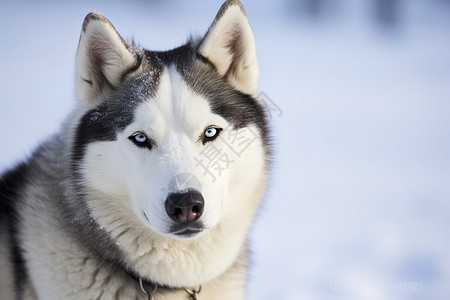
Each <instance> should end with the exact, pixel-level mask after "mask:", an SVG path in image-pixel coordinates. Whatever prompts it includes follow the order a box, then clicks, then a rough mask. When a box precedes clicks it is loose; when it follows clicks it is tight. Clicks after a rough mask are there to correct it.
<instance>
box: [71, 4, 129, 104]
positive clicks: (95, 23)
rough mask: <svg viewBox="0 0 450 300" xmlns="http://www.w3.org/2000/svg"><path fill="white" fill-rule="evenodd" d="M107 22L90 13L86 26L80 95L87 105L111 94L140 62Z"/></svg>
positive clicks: (80, 50)
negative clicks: (106, 94) (128, 72)
mask: <svg viewBox="0 0 450 300" xmlns="http://www.w3.org/2000/svg"><path fill="white" fill-rule="evenodd" d="M129 48H130V46H129V45H128V44H127V43H125V41H124V40H123V39H122V38H121V37H120V35H119V34H118V33H117V31H116V30H115V29H114V27H113V25H112V24H111V23H110V22H109V20H108V19H107V18H105V17H104V16H103V15H101V14H98V13H90V14H88V15H87V16H86V18H85V19H84V23H83V29H82V32H81V37H80V42H79V45H78V52H77V75H76V76H77V78H76V81H77V94H78V98H79V99H80V100H81V101H82V102H83V104H85V105H90V104H93V103H95V102H96V100H98V99H99V98H101V97H100V96H102V95H103V94H105V93H108V92H110V91H111V90H112V89H114V87H116V86H117V85H118V84H119V83H120V81H121V80H122V78H123V75H124V74H125V72H127V71H128V70H130V69H131V68H133V67H135V66H136V64H137V60H136V58H135V56H134V55H133V54H132V53H131V52H130V51H129Z"/></svg>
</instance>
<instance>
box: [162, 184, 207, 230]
mask: <svg viewBox="0 0 450 300" xmlns="http://www.w3.org/2000/svg"><path fill="white" fill-rule="evenodd" d="M165 208H166V212H167V215H168V216H169V217H170V219H171V220H172V221H173V222H174V225H173V226H172V227H171V230H170V232H171V233H174V234H176V235H184V236H190V235H194V234H196V233H199V232H201V231H202V230H203V229H204V227H203V224H202V223H201V222H200V221H199V219H200V217H201V216H202V214H203V210H204V208H205V200H204V199H203V196H202V194H200V192H198V191H197V190H194V189H189V190H187V191H184V192H179V193H170V194H169V196H168V197H167V199H166V202H165Z"/></svg>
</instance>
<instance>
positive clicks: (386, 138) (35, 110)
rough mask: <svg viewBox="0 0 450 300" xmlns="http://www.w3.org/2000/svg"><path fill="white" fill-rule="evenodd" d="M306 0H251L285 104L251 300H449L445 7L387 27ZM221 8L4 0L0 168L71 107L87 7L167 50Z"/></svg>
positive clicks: (358, 4) (405, 12)
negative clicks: (311, 6) (311, 11)
mask: <svg viewBox="0 0 450 300" xmlns="http://www.w3.org/2000/svg"><path fill="white" fill-rule="evenodd" d="M306 2H307V1H297V2H295V1H289V0H283V1H277V2H275V1H271V2H262V1H259V2H258V1H256V0H249V1H244V6H245V7H246V10H247V13H248V16H249V18H250V22H251V24H252V27H253V29H254V31H255V37H256V40H257V50H258V55H259V61H260V69H261V80H260V87H261V91H262V92H264V94H265V96H266V97H268V98H269V99H270V100H271V101H272V102H273V103H274V104H275V105H276V106H277V107H278V108H279V109H280V110H281V114H280V113H277V114H273V115H272V124H273V138H274V144H275V153H276V155H275V160H274V168H273V179H272V182H271V185H270V188H269V191H268V195H267V198H266V200H265V202H264V208H263V210H262V212H261V213H260V215H259V216H258V220H257V222H256V223H255V226H254V228H253V230H252V235H251V245H252V252H253V258H252V260H253V262H252V268H251V274H250V285H249V294H248V299H258V300H264V299H286V300H290V299H448V298H449V297H450V288H449V287H448V282H450V254H449V252H448V249H449V247H450V126H449V125H450V121H449V120H450V118H449V117H450V35H449V34H448V33H449V32H450V31H449V30H450V18H449V14H450V4H449V3H448V1H443V0H435V1H426V0H416V1H405V0H403V1H402V0H399V1H397V3H398V4H399V7H400V10H399V12H400V13H399V18H398V21H397V23H394V24H391V25H389V24H381V23H377V22H376V21H375V19H374V17H373V15H374V14H373V5H371V3H372V2H369V1H356V0H341V1H335V2H333V3H334V5H331V8H330V9H328V10H325V13H324V15H323V16H320V15H318V16H316V17H311V16H309V15H307V14H302V13H301V11H300V9H299V7H300V8H301V5H299V4H298V3H306ZM296 3H297V4H296ZM322 3H325V4H326V3H331V1H322ZM220 4H221V1H203V2H201V1H199V0H195V1H189V2H186V1H185V2H174V1H150V2H146V1H138V0H134V1H128V2H127V3H126V5H123V3H122V2H120V1H108V2H106V1H77V2H70V3H64V4H63V2H61V3H60V2H54V1H40V2H39V3H38V2H32V1H15V2H6V1H2V2H0V26H1V28H3V36H2V39H3V43H2V45H3V47H1V48H0V69H1V71H0V76H1V77H0V79H1V80H0V125H1V126H0V137H1V139H2V140H3V141H4V145H3V147H2V151H1V152H0V169H5V168H6V167H8V166H11V165H12V164H13V162H16V161H18V160H20V159H21V158H23V157H24V156H25V155H27V154H29V153H30V152H31V150H32V149H33V147H35V146H36V145H37V144H38V143H39V142H40V141H42V140H43V139H45V137H47V136H48V135H49V134H51V133H54V132H55V131H56V130H57V128H59V126H60V124H61V123H62V121H63V120H64V118H65V117H66V116H67V114H68V113H69V112H70V111H71V109H72V108H73V106H74V101H75V92H74V88H75V84H74V72H75V51H76V48H77V43H78V38H79V32H80V29H81V24H82V21H83V18H84V16H85V15H86V14H87V13H88V12H89V11H94V10H98V11H99V12H101V13H103V14H105V15H106V16H107V17H108V18H109V19H110V20H111V22H112V23H113V24H114V25H115V27H116V28H117V29H118V30H119V32H120V33H121V34H122V35H123V36H124V37H126V38H129V39H132V38H135V39H136V42H137V43H139V44H141V45H143V46H144V47H147V48H150V49H160V50H162V49H169V48H171V47H174V46H178V45H180V44H181V43H183V42H184V41H186V39H187V36H188V35H189V34H192V33H194V34H203V33H204V32H205V31H206V29H207V28H208V26H209V25H210V23H211V21H212V19H213V17H214V15H215V13H216V11H217V10H218V8H219V7H220ZM289 5H290V6H289ZM294 10H296V11H294ZM199 12H200V13H199ZM24 136H26V138H24ZM18 137H20V138H18Z"/></svg>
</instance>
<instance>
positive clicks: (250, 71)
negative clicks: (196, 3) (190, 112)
mask: <svg viewBox="0 0 450 300" xmlns="http://www.w3.org/2000/svg"><path fill="white" fill-rule="evenodd" d="M199 52H200V54H202V55H203V56H205V57H206V58H208V59H209V60H210V61H211V62H212V63H213V64H214V66H215V67H216V69H217V72H218V73H219V74H220V75H222V76H225V77H226V78H227V79H228V81H229V82H230V83H231V84H232V85H233V86H234V87H235V88H237V89H238V90H241V91H242V92H244V93H247V94H250V95H256V94H257V92H258V91H257V85H258V76H259V68H258V62H257V59H256V50H255V39H254V37H253V32H252V29H251V27H250V23H249V22H248V19H247V15H246V14H245V10H244V7H243V6H242V4H241V3H240V2H239V1H237V0H229V1H226V2H225V3H224V4H223V5H222V7H221V8H220V10H219V12H218V14H217V16H216V18H215V20H214V22H213V24H212V25H211V27H210V28H209V30H208V32H207V33H206V35H205V37H204V39H203V41H202V42H201V44H200V48H199Z"/></svg>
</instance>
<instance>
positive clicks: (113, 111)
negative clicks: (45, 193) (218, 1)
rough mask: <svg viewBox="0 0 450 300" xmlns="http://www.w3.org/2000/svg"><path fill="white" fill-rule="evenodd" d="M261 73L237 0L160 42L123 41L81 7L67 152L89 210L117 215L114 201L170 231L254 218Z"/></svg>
mask: <svg viewBox="0 0 450 300" xmlns="http://www.w3.org/2000/svg"><path fill="white" fill-rule="evenodd" d="M258 74H259V71H258V65H257V59H256V52H255V42H254V38H253V33H252V30H251V27H250V24H249V22H248V20H247V17H246V15H245V12H244V10H243V8H242V6H241V4H240V3H239V2H238V1H228V2H227V3H226V4H225V5H224V6H223V7H222V8H221V10H220V11H219V13H218V15H217V17H216V19H215V20H214V22H213V24H212V26H211V27H210V29H209V30H208V32H207V33H206V35H205V36H204V37H203V38H202V39H198V40H190V41H189V42H188V43H187V44H185V45H184V46H181V47H179V48H176V49H174V50H171V51H167V52H152V51H147V50H143V49H141V48H139V47H138V46H135V45H133V44H129V43H127V42H125V41H124V40H123V39H122V38H121V37H120V35H119V34H118V33H117V32H116V30H115V29H114V27H113V26H112V25H111V23H110V22H109V21H108V20H107V19H106V18H105V17H104V16H102V15H100V14H96V13H93V14H89V15H88V16H87V17H86V19H85V21H84V24H83V28H82V34H81V38H80V43H79V48H78V53H77V78H76V80H77V93H78V98H79V100H80V109H79V114H78V116H79V122H78V124H77V125H76V127H75V129H74V131H75V141H74V143H73V154H72V161H73V165H74V166H77V167H76V170H75V171H76V173H77V176H78V178H77V182H82V186H83V188H84V191H85V192H86V193H88V194H91V195H93V197H92V198H93V199H96V200H95V201H93V202H90V203H89V206H90V209H91V210H92V211H94V217H95V218H96V219H98V220H99V222H100V223H103V224H106V225H107V226H109V227H113V226H115V225H114V224H115V222H117V218H118V217H117V212H120V214H121V216H122V217H123V218H124V219H127V218H128V219H132V218H134V219H136V220H139V223H140V224H145V225H146V226H148V227H150V229H151V230H153V231H154V232H156V233H157V234H160V235H162V236H169V237H171V238H176V239H193V238H196V237H198V236H200V235H201V234H202V233H203V232H205V231H207V230H208V229H211V228H214V227H215V226H217V224H219V223H220V222H221V220H223V219H224V218H225V219H226V218H228V219H230V218H231V219H232V218H239V217H242V218H245V219H251V216H253V214H254V213H255V212H256V210H257V207H258V204H259V201H260V197H256V198H255V197H253V196H252V195H254V194H255V192H258V193H259V192H260V190H261V189H262V188H261V185H262V184H264V183H263V181H264V180H265V178H266V176H265V173H266V172H267V155H268V153H267V152H268V150H267V128H266V119H265V112H264V108H263V104H262V103H261V102H260V101H259V100H258V99H257V98H256V95H257V80H258ZM252 197H253V198H255V199H252ZM248 215H251V216H248Z"/></svg>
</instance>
